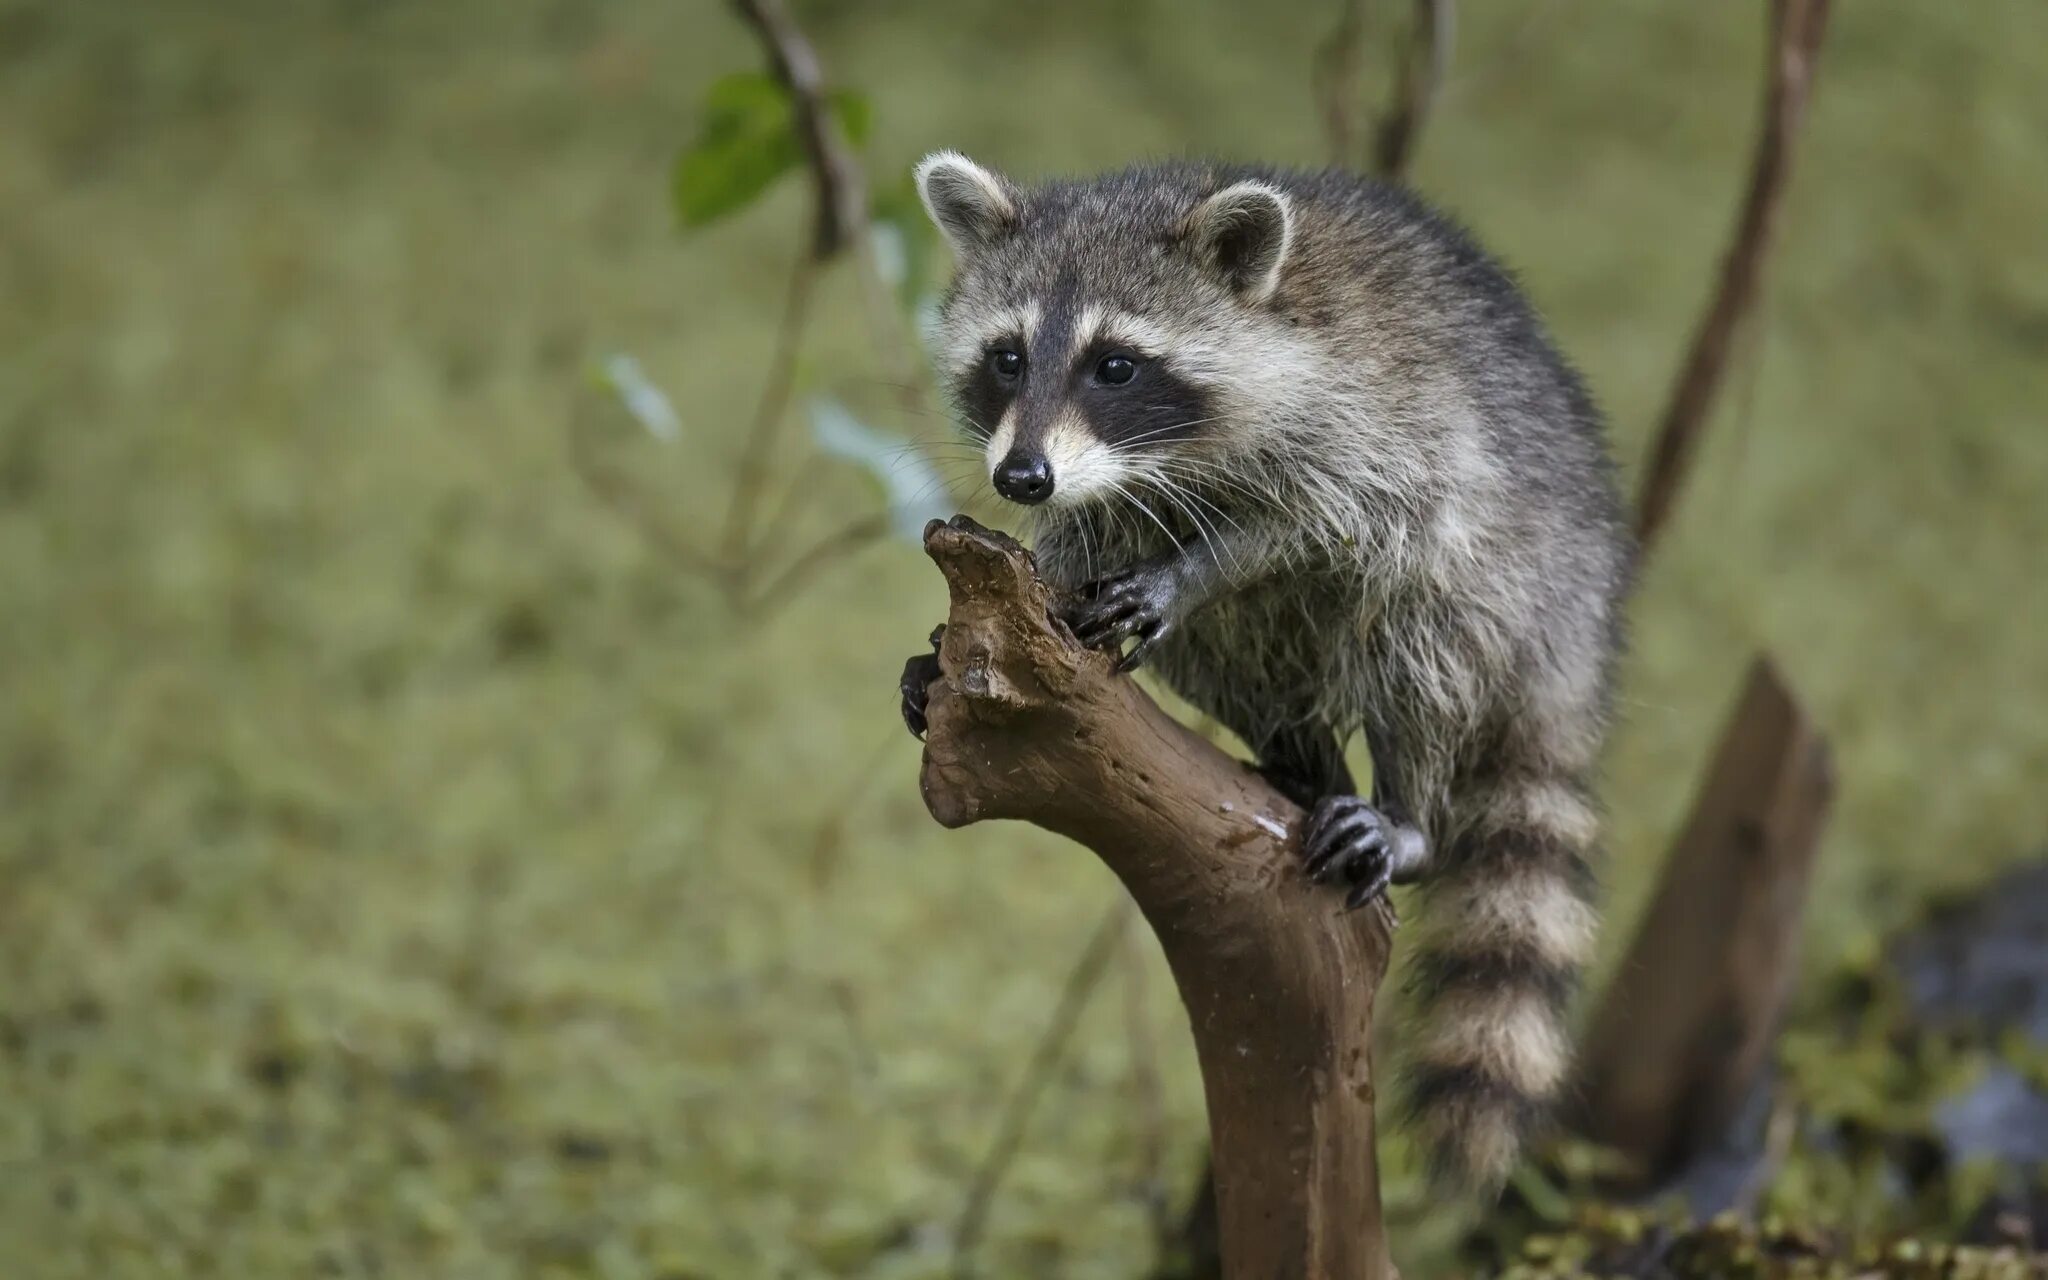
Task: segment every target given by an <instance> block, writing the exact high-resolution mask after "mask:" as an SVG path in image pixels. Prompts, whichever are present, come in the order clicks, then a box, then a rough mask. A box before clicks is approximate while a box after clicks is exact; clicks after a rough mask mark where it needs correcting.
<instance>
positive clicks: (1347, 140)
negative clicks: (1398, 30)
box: [1309, 0, 1365, 165]
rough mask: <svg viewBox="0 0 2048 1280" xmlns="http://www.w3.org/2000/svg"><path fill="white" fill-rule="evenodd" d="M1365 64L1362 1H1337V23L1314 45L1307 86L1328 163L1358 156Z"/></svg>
mask: <svg viewBox="0 0 2048 1280" xmlns="http://www.w3.org/2000/svg"><path fill="white" fill-rule="evenodd" d="M1364 63H1365V0H1338V16H1337V25H1336V26H1335V27H1333V28H1331V30H1330V34H1329V35H1328V36H1326V37H1324V39H1323V42H1322V43H1321V44H1319V45H1317V46H1316V52H1315V58H1314V60H1313V61H1312V62H1311V63H1310V64H1309V85H1310V87H1311V88H1312V89H1313V90H1314V91H1315V96H1316V101H1317V104H1318V106H1319V107H1320V109H1321V111H1322V114H1323V137H1324V139H1325V140H1326V141H1327V142H1328V143H1329V147H1330V163H1331V164H1335V165H1348V164H1351V163H1353V162H1354V161H1355V159H1356V157H1357V155H1358V134H1359V122H1358V120H1357V112H1358V104H1359V101H1360V96H1361V95H1360V93H1359V88H1358V78H1359V74H1360V72H1361V71H1362V70H1363V68H1364Z"/></svg>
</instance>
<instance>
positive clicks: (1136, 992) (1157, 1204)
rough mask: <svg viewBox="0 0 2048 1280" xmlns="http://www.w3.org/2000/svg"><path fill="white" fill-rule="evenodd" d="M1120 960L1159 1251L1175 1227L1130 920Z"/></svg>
mask: <svg viewBox="0 0 2048 1280" xmlns="http://www.w3.org/2000/svg"><path fill="white" fill-rule="evenodd" d="M1122 957H1123V978H1124V982H1123V987H1124V1039H1125V1042H1126V1044H1127V1045H1128V1047H1129V1053H1130V1059H1131V1109H1132V1123H1133V1124H1135V1125H1136V1126H1137V1130H1138V1177H1137V1186H1138V1194H1139V1195H1140V1196H1141V1197H1142V1198H1143V1199H1144V1202H1145V1216H1146V1217H1147V1219H1149V1220H1150V1222H1151V1224H1152V1239H1153V1240H1154V1242H1156V1243H1157V1244H1159V1245H1160V1246H1162V1247H1164V1246H1165V1245H1166V1244H1168V1243H1169V1242H1170V1241H1171V1240H1172V1239H1173V1233H1174V1228H1175V1226H1176V1224H1175V1222H1174V1219H1173V1209H1172V1206H1171V1205H1170V1204H1169V1203H1168V1198H1169V1197H1168V1191H1167V1187H1166V1097H1165V1089H1164V1088H1163V1086H1162V1085H1161V1083H1160V1078H1159V1046H1158V1045H1157V1044H1156V1043H1154V1041H1153V1038H1152V1021H1151V1004H1152V1001H1151V994H1150V989H1151V983H1150V980H1149V978H1148V977H1147V971H1146V961H1147V959H1148V958H1149V957H1147V955H1146V954H1145V938H1144V934H1143V933H1141V932H1140V931H1139V929H1138V927H1137V921H1135V920H1131V919H1126V921H1125V923H1124V948H1123V953H1122Z"/></svg>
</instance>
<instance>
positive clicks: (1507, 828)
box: [1404, 776, 1599, 1192]
mask: <svg viewBox="0 0 2048 1280" xmlns="http://www.w3.org/2000/svg"><path fill="white" fill-rule="evenodd" d="M1476 799H1478V800H1479V801H1480V803H1479V804H1477V805H1476V806H1475V807H1476V808H1477V809H1478V810H1479V811H1480V813H1481V815H1482V816H1481V817H1480V819H1479V820H1478V821H1476V822H1472V823H1469V824H1467V830H1466V832H1465V833H1464V834H1463V835H1461V836H1459V837H1458V838H1456V839H1454V840H1453V841H1452V842H1451V845H1450V847H1449V848H1448V849H1445V850H1443V851H1441V852H1440V853H1439V854H1438V858H1439V861H1438V862H1437V863H1436V865H1435V866H1434V867H1433V868H1432V869H1431V870H1430V872H1429V874H1428V875H1427V876H1426V877H1425V878H1424V888H1423V889H1422V902H1421V905H1420V909H1419V911H1418V913H1417V914H1418V915H1420V916H1421V920H1420V922H1419V923H1420V925H1421V930H1420V931H1421V933H1422V935H1423V936H1422V939H1421V941H1420V942H1419V943H1418V944H1415V950H1414V951H1412V952H1411V953H1410V954H1411V957H1412V958H1411V961H1410V964H1411V965H1412V969H1411V973H1412V974H1413V977H1412V980H1411V985H1412V990H1413V993H1414V995H1415V1006H1414V1007H1415V1023H1414V1026H1413V1027H1412V1028H1411V1031H1412V1038H1411V1040H1410V1043H1411V1045H1412V1046H1413V1047H1412V1049H1411V1050H1410V1052H1409V1053H1408V1054H1407V1055H1406V1058H1407V1063H1406V1065H1407V1073H1406V1080H1405V1082H1404V1083H1405V1101H1406V1103H1407V1106H1408V1111H1409V1117H1408V1120H1409V1125H1410V1126H1411V1129H1412V1131H1413V1132H1414V1133H1415V1134H1416V1136H1417V1138H1418V1139H1419V1140H1420V1141H1421V1143H1422V1145H1423V1146H1424V1148H1425V1149H1426V1150H1427V1151H1429V1153H1430V1160H1431V1171H1432V1173H1433V1175H1434V1176H1435V1177H1436V1179H1437V1180H1438V1182H1439V1184H1440V1185H1445V1186H1450V1187H1456V1188H1461V1189H1465V1190H1477V1191H1482V1192H1485V1191H1497V1190H1498V1189H1499V1187H1500V1185H1501V1183H1502V1182H1503V1181H1504V1180H1505V1179H1506V1177H1507V1175H1508V1174H1509V1172H1510V1171H1512V1169H1513V1168H1514V1165H1515V1161H1516V1159H1517V1158H1518V1157H1519V1155H1520V1153H1521V1149H1522V1145H1523V1143H1524V1142H1525V1141H1526V1140H1527V1138H1528V1137H1529V1135H1530V1132H1531V1130H1532V1129H1534V1128H1536V1127H1537V1126H1539V1125H1540V1124H1541V1123H1542V1122H1543V1121H1544V1120H1545V1119H1546V1117H1547V1116H1548V1114H1549V1109H1550V1104H1551V1102H1552V1101H1553V1099H1554V1098H1555V1097H1556V1094H1557V1092H1558V1090H1559V1089H1560V1088H1561V1087H1562V1086H1563V1084H1564V1082H1565V1075H1566V1072H1567V1070H1568V1069H1569V1067H1570V1062H1571V1046H1570V1040H1569V1039H1568V1037H1567V1033H1566V1027H1565V1012H1566V1006H1567V1005H1568V1004H1569V1002H1570V1000H1571V997H1572V994H1573V992H1574V990H1575V989H1576V987H1577V983H1578V977H1579V973H1580V970H1581V969H1582V968H1583V967H1584V966H1585V964H1586V962H1587V960H1588V959H1589V958H1590V956H1591V952H1592V947H1593V940H1594V933H1595V928H1596V924H1597V918H1596V916H1595V914H1594V910H1593V907H1592V905H1591V902H1590V897H1591V891H1592V873H1591V871H1590V868H1589V866H1588V862H1587V858H1588V855H1589V854H1590V852H1591V850H1592V848H1593V845H1594V842H1595V840H1596V839H1597V837H1598V834H1599V831H1598V815H1597V812H1596V811H1595V809H1594V807H1593V805H1592V804H1591V803H1590V802H1589V800H1588V799H1587V795H1586V792H1585V790H1584V789H1583V788H1582V787H1580V786H1578V785H1576V784H1573V783H1571V782H1566V781H1561V780H1559V779H1557V778H1554V777H1529V776H1521V777H1510V778H1503V779H1499V780H1496V781H1493V782H1492V783H1490V784H1489V794H1488V795H1486V796H1483V797H1476Z"/></svg>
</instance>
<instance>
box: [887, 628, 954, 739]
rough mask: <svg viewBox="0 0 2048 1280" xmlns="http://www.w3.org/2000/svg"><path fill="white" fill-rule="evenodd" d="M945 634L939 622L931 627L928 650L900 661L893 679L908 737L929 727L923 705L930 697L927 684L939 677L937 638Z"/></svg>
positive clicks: (920, 737)
mask: <svg viewBox="0 0 2048 1280" xmlns="http://www.w3.org/2000/svg"><path fill="white" fill-rule="evenodd" d="M945 634H946V625H945V624H944V623H940V624H939V625H938V626H937V627H935V628H933V629H932V651H931V652H930V653H920V654H918V655H917V656H916V657H914V658H912V659H911V660H910V661H908V662H906V663H904V664H903V678H902V680H900V681H898V682H897V685H896V688H897V691H898V692H900V693H901V694H902V695H903V705H902V710H903V723H904V725H905V726H907V727H908V728H909V730H910V733H911V736H912V737H915V738H917V739H919V740H922V739H923V738H924V731H925V730H926V729H927V728H928V727H929V725H928V724H927V722H926V720H925V715H924V709H925V704H926V703H927V702H928V701H930V699H931V686H932V682H933V681H934V680H937V679H938V678H939V638H940V637H941V636H943V635H945Z"/></svg>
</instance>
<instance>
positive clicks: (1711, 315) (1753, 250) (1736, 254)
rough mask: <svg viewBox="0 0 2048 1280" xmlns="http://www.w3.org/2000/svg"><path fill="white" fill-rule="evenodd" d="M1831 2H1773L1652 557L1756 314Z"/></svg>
mask: <svg viewBox="0 0 2048 1280" xmlns="http://www.w3.org/2000/svg"><path fill="white" fill-rule="evenodd" d="M1828 3H1829V0H1771V42H1770V59H1771V61H1770V70H1769V77H1768V79H1767V81H1766V83H1765V90H1764V113H1763V123H1762V126H1761V128H1760V131H1759V132H1758V135H1757V144H1756V155H1755V159H1754V160H1753V161H1752V162H1751V167H1750V179H1749V193H1748V195H1747V196H1746V197H1745V198H1744V200H1743V204H1742V215H1741V218H1740V219H1739V221H1738V222H1737V223H1736V228H1735V238H1734V241H1733V242H1732V243H1731V244H1730V245H1729V247H1728V252H1727V255H1726V256H1725V257H1724V258H1723V259H1722V261H1721V282H1720V287H1719V289H1718V290H1717V292H1716V293H1715V295H1714V300H1713V302H1712V303H1711V304H1710V305H1709V306H1708V308H1707V313H1706V315H1705V317H1704V318H1703V319H1702V320H1701V321H1700V327H1699V330H1698V332H1697V333H1695V334H1694V336H1693V342H1692V350H1691V352H1690V353H1689V354H1688V355H1687V356H1686V360H1685V364H1684V366H1683V368H1682V369H1681V371H1680V373H1679V375H1678V382H1677V384H1676V385H1675V386H1674V387H1673V388H1672V392H1671V402H1670V406H1669V407H1668V408H1667V409H1665V411H1664V420H1663V423H1662V424H1661V425H1660V426H1659V427H1658V429H1657V438H1656V442H1655V444H1654V445H1653V446H1652V448H1651V453H1650V466H1649V471H1648V473H1647V474H1646V475H1645V476H1644V477H1643V486H1642V491H1641V493H1640V495H1639V496H1638V499H1637V503H1636V510H1637V514H1636V537H1637V538H1638V540H1639V541H1640V542H1641V544H1642V547H1643V550H1644V551H1645V553H1647V552H1648V550H1649V548H1650V545H1651V543H1653V542H1654V541H1655V540H1656V538H1657V536H1658V535H1659V534H1660V533H1662V532H1663V529H1664V525H1665V523H1666V522H1667V521H1668V520H1669V519H1670V517H1671V511H1672V508H1673V507H1674V506H1676V505H1677V501H1678V491H1679V489H1680V488H1681V487H1682V486H1683V484H1684V482H1685V475H1686V471H1687V469H1688V468H1689V466H1690V465H1691V462H1692V457H1693V454H1694V453H1695V452H1696V450H1697V448H1698V445H1699V438H1700V436H1701V434H1702V433H1703V432H1704V430H1705V428H1706V423H1707V418H1708V415H1709V414H1710V413H1711V412H1712V411H1713V407H1714V400H1715V397H1716V395H1717V393H1718V392H1719V391H1720V387H1721V382H1722V380H1723V375H1724V373H1725V372H1726V370H1727V366H1728V360H1729V356H1730V353H1731V351H1732V350H1733V348H1734V344H1735V338H1736V335H1737V333H1738V331H1739V330H1740V328H1741V326H1742V324H1743V322H1744V320H1745V319H1746V318H1747V317H1748V315H1749V313H1750V312H1751V310H1752V309H1753V306H1754V303H1755V300H1756V295H1757V290H1758V287H1759V285H1760V284H1761V282H1762V280H1763V269H1764V260H1765V258H1766V257H1767V256H1768V254H1769V253H1770V248H1771V239H1772V235H1773V233H1774V232H1775V230H1776V228H1777V223H1778V211H1779V209H1780V207H1781V206H1782V205H1783V204H1784V195H1785V185H1786V180H1787V178H1788V176H1789V175H1790V173H1791V170H1792V145H1793V143H1794V141H1796V140H1797V138H1798V136H1799V127H1800V124H1801V123H1802V122H1803V121H1804V119H1805V117H1806V103H1807V99H1808V96H1809V94H1810V92H1811V90H1812V88H1813V68H1814V62H1815V60H1816V59H1817V58H1818V57H1819V54H1820V43H1821V37H1822V36H1823V35H1824V34H1825V32H1826V30H1827V20H1828Z"/></svg>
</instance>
